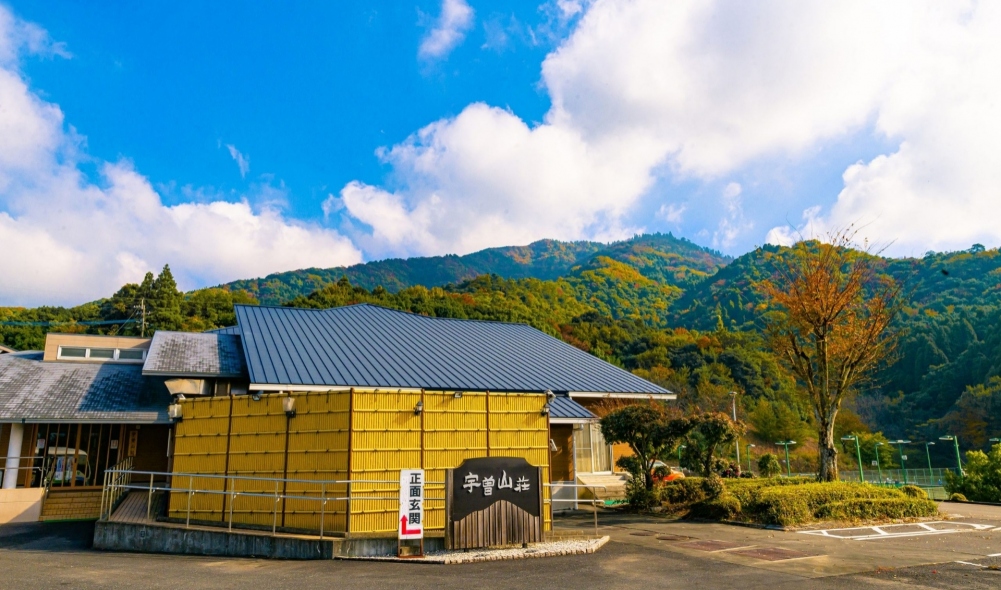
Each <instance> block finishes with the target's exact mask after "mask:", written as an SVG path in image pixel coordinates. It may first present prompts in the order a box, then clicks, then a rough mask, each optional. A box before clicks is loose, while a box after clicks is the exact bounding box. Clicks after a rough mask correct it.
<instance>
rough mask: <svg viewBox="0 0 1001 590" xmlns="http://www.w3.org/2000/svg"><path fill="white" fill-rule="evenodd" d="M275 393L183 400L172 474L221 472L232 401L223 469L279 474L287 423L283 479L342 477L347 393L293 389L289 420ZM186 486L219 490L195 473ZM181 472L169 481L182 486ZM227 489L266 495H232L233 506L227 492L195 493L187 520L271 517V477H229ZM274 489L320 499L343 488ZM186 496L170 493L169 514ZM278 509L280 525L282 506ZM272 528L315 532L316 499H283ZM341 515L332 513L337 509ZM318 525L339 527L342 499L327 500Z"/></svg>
mask: <svg viewBox="0 0 1001 590" xmlns="http://www.w3.org/2000/svg"><path fill="white" fill-rule="evenodd" d="M282 397H284V396H279V395H265V396H262V398H261V400H260V401H254V400H253V398H251V397H250V396H238V397H234V398H232V399H230V398H223V397H215V398H200V399H189V400H185V401H184V402H182V408H183V415H184V419H183V420H182V421H181V422H180V423H179V424H178V425H177V434H176V436H175V447H174V469H173V471H174V473H199V474H201V473H204V474H223V473H225V472H226V438H227V431H228V424H229V412H230V405H231V404H232V413H233V418H232V434H231V435H230V436H229V474H230V475H233V476H252V477H267V478H279V479H280V478H282V477H283V475H284V473H285V436H286V427H288V478H289V479H302V480H313V481H320V480H344V479H346V475H347V442H348V421H349V415H348V404H349V394H348V393H347V392H317V393H313V392H310V393H297V394H294V395H293V397H295V398H296V416H295V418H293V419H292V420H291V421H289V420H288V419H287V418H286V417H285V412H284V411H283V409H282V402H281V400H282ZM192 479H193V483H192V485H193V487H194V488H196V489H205V490H222V489H223V481H222V480H221V479H209V478H198V477H194V478H192ZM187 485H188V477H186V476H181V477H175V478H174V487H186V486H187ZM227 491H236V492H242V493H244V494H269V495H272V497H262V496H249V495H237V497H236V500H235V502H233V505H232V507H230V505H229V503H230V501H231V497H230V496H225V497H224V496H222V495H210V494H195V495H194V496H192V500H191V508H192V509H191V519H192V520H201V521H228V519H229V511H230V509H231V508H232V512H233V522H234V523H240V524H251V525H257V526H271V525H272V524H274V518H275V502H274V499H273V494H274V493H275V491H276V488H275V483H273V482H264V481H252V480H240V479H233V480H232V483H231V485H229V486H228V488H227ZM277 491H278V492H282V491H284V492H285V494H289V495H296V496H303V497H308V498H314V497H315V498H319V497H320V496H321V492H322V493H323V494H325V496H326V497H328V498H338V497H341V498H343V497H344V496H345V491H346V490H345V486H336V485H332V486H321V484H314V483H310V482H308V481H307V482H290V483H288V484H287V487H285V489H284V490H283V489H282V487H281V486H280V485H279V487H278V489H277ZM186 507H187V497H186V496H185V495H184V494H183V493H180V494H179V493H174V494H172V495H171V502H170V516H171V517H173V518H185V516H186ZM283 508H284V514H285V516H284V524H283V522H282V512H283ZM277 509H278V510H277V513H278V515H277V516H278V523H277V525H278V526H285V527H288V528H297V529H309V530H318V529H319V528H320V513H321V510H320V502H319V501H318V500H309V499H289V500H286V504H285V506H282V505H281V504H280V503H279V504H278V506H277ZM338 510H339V511H340V514H339V515H338V514H337V511H338ZM322 512H324V513H325V522H324V526H323V528H324V530H327V531H338V530H339V531H343V530H344V526H345V523H344V512H345V503H344V502H336V501H332V500H331V501H328V503H327V506H326V509H325V510H323V511H322Z"/></svg>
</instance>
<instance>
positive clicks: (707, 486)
mask: <svg viewBox="0 0 1001 590" xmlns="http://www.w3.org/2000/svg"><path fill="white" fill-rule="evenodd" d="M702 491H703V492H705V494H706V497H709V498H716V497H718V496H720V495H722V494H723V492H725V491H726V486H725V485H724V484H723V478H722V477H720V476H719V475H716V474H715V473H711V474H709V477H706V478H703V479H702Z"/></svg>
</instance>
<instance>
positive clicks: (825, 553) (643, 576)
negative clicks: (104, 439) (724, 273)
mask: <svg viewBox="0 0 1001 590" xmlns="http://www.w3.org/2000/svg"><path fill="white" fill-rule="evenodd" d="M558 522H559V526H562V527H570V528H573V527H577V528H585V525H586V523H587V522H588V520H587V518H586V517H582V518H580V519H573V518H571V519H559V521H558ZM957 522H976V523H988V524H991V525H992V526H1001V512H989V513H987V514H981V515H980V516H978V517H973V518H970V519H963V520H960V521H957ZM91 526H92V525H87V524H48V525H45V524H31V525H15V526H11V525H7V526H2V527H0V589H2V588H137V587H141V588H179V587H184V588H244V589H245V588H253V589H255V590H262V589H265V588H296V589H308V588H330V587H336V588H339V589H340V588H344V589H354V588H359V589H364V590H373V589H377V588H434V589H436V590H437V589H448V588H490V589H497V590H501V589H504V590H506V589H509V588H531V589H532V590H541V589H545V588H561V589H566V588H628V589H630V590H635V589H637V588H686V589H691V588H698V589H710V588H740V589H741V590H751V589H756V588H762V589H764V588H767V589H768V590H784V589H796V590H804V589H814V588H818V589H845V590H865V589H869V588H909V589H911V590H917V589H922V588H964V589H965V588H971V589H978V588H984V589H987V588H992V589H996V588H1001V557H986V556H987V555H990V554H992V553H1001V531H997V532H994V531H993V530H988V531H975V532H973V531H971V532H962V533H956V534H941V535H926V536H911V537H900V538H891V539H877V540H873V541H853V540H845V539H836V538H825V537H819V536H815V535H804V534H799V533H790V532H781V531H766V530H760V529H751V528H744V527H734V526H726V525H718V524H700V523H690V522H681V523H679V522H672V521H667V520H661V519H656V518H638V517H629V516H607V515H603V518H602V527H601V533H602V534H607V535H609V536H610V537H611V538H612V540H611V542H609V543H608V544H607V545H606V546H605V547H604V548H603V549H601V550H600V551H599V552H598V553H596V554H594V555H586V556H570V557H558V558H546V559H530V560H519V561H504V562H491V563H478V564H465V565H450V566H444V565H424V564H414V563H402V564H401V563H386V562H370V561H301V562H292V561H272V560H264V559H220V558H213V557H194V556H173V555H146V554H134V553H106V552H99V551H94V550H92V549H89V548H88V545H89V538H90V529H91ZM658 535H660V536H661V537H664V538H665V539H668V540H664V539H658V538H657V536H658ZM665 535H672V537H665ZM698 541H703V542H704V541H714V542H720V543H728V544H730V545H733V546H737V547H750V548H751V549H754V548H758V549H762V548H763V549H769V550H771V549H776V548H778V549H780V550H786V551H799V552H800V553H803V554H807V556H806V557H798V558H795V559H783V560H779V561H767V560H762V559H756V558H754V557H749V556H747V555H742V554H740V553H736V552H735V551H747V550H746V549H734V550H726V549H724V550H719V551H712V550H709V551H707V550H705V547H703V549H694V548H693V545H692V543H695V545H696V546H702V545H700V544H699V543H697V542H698ZM710 545H711V544H710ZM710 549H711V547H710ZM957 562H966V563H965V564H964V563H957Z"/></svg>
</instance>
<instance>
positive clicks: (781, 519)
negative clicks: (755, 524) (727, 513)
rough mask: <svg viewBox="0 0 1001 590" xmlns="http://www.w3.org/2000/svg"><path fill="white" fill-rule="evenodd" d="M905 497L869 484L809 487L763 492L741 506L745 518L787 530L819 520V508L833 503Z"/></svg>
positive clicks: (836, 484)
mask: <svg viewBox="0 0 1001 590" xmlns="http://www.w3.org/2000/svg"><path fill="white" fill-rule="evenodd" d="M905 497H906V496H904V494H903V493H901V492H900V491H898V490H895V489H892V488H880V487H876V486H872V485H868V484H854V483H844V482H833V483H809V484H802V485H786V486H773V487H768V488H763V489H762V490H761V491H760V492H759V493H758V494H757V497H756V498H755V501H754V502H753V503H752V504H750V505H748V504H746V503H744V504H743V506H744V514H745V515H748V514H749V515H754V516H756V517H758V518H760V519H761V520H762V521H764V522H766V523H768V524H778V525H784V526H788V525H793V524H799V523H802V522H807V521H810V520H813V519H814V518H817V517H819V516H818V514H819V511H820V509H821V507H822V506H824V505H825V504H830V503H833V502H844V501H848V500H863V499H872V500H875V499H881V498H905Z"/></svg>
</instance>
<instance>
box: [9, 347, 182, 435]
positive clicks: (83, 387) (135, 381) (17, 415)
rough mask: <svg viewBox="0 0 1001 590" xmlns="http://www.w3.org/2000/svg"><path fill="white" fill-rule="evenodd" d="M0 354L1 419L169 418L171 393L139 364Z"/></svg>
mask: <svg viewBox="0 0 1001 590" xmlns="http://www.w3.org/2000/svg"><path fill="white" fill-rule="evenodd" d="M41 358H42V354H41V353H14V354H5V355H3V356H0V422H15V421H16V422H20V421H21V420H25V421H27V422H55V421H66V422H128V423H142V424H149V423H169V422H170V419H169V418H168V417H167V405H168V404H170V394H169V393H168V392H167V388H166V387H164V385H163V380H162V379H156V378H153V377H143V375H142V366H140V365H125V364H115V363H60V362H42V360H41Z"/></svg>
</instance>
